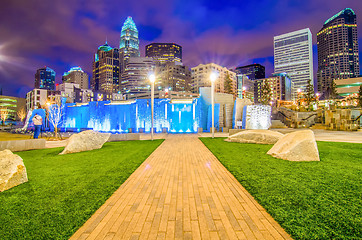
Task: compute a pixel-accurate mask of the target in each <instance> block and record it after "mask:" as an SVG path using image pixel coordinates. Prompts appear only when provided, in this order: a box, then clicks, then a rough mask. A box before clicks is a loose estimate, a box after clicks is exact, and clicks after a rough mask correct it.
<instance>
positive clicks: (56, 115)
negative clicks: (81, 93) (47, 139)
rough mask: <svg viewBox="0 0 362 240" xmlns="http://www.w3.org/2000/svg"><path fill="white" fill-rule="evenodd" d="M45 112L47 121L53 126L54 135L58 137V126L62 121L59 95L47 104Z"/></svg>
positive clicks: (62, 109) (62, 110) (62, 111)
mask: <svg viewBox="0 0 362 240" xmlns="http://www.w3.org/2000/svg"><path fill="white" fill-rule="evenodd" d="M47 112H48V114H47V118H48V121H49V123H50V124H51V125H52V126H53V128H54V137H55V138H58V137H59V134H58V127H59V125H60V124H61V123H62V120H63V115H64V106H63V105H62V102H61V98H60V97H57V98H56V99H55V100H54V101H53V102H52V103H50V104H48V107H47Z"/></svg>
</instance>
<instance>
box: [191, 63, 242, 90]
mask: <svg viewBox="0 0 362 240" xmlns="http://www.w3.org/2000/svg"><path fill="white" fill-rule="evenodd" d="M212 72H216V73H217V76H218V77H217V79H216V81H215V92H219V93H226V90H225V79H226V77H227V76H229V77H230V79H231V89H232V94H233V95H234V97H237V89H236V87H237V86H236V84H237V83H236V73H235V72H233V71H230V70H229V69H227V68H226V67H222V66H220V65H217V64H215V63H208V64H200V65H198V66H197V67H193V68H191V90H192V92H194V93H199V88H200V87H210V86H211V81H210V75H211V73H212Z"/></svg>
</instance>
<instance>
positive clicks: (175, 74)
mask: <svg viewBox="0 0 362 240" xmlns="http://www.w3.org/2000/svg"><path fill="white" fill-rule="evenodd" d="M156 69H157V70H156V73H157V79H159V80H160V87H161V89H168V90H170V91H176V92H184V91H190V90H191V71H190V69H189V68H188V67H187V66H184V65H182V64H180V63H177V64H176V63H173V62H167V63H165V64H164V65H162V66H159V67H156Z"/></svg>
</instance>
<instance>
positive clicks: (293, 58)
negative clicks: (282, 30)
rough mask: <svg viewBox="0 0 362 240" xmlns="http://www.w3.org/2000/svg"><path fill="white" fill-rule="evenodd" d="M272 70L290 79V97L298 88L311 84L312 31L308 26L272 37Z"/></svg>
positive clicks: (304, 87) (295, 94)
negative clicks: (309, 81) (282, 73)
mask: <svg viewBox="0 0 362 240" xmlns="http://www.w3.org/2000/svg"><path fill="white" fill-rule="evenodd" d="M274 72H284V73H287V74H288V76H290V78H291V80H292V99H296V98H297V95H298V89H301V90H302V91H305V89H306V87H307V85H308V80H311V82H312V84H313V50H312V33H311V32H310V30H309V28H305V29H302V30H299V31H295V32H290V33H286V34H283V35H279V36H275V37H274Z"/></svg>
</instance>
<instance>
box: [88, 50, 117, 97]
mask: <svg viewBox="0 0 362 240" xmlns="http://www.w3.org/2000/svg"><path fill="white" fill-rule="evenodd" d="M119 77H120V54H119V50H118V49H117V48H112V47H111V46H109V45H108V44H107V43H105V44H104V45H102V46H100V47H99V48H98V50H97V53H96V54H95V58H94V62H93V76H92V81H91V87H92V90H93V91H94V92H100V93H102V94H104V100H107V99H111V98H112V93H117V92H119Z"/></svg>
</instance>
